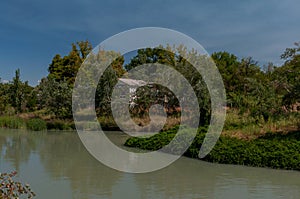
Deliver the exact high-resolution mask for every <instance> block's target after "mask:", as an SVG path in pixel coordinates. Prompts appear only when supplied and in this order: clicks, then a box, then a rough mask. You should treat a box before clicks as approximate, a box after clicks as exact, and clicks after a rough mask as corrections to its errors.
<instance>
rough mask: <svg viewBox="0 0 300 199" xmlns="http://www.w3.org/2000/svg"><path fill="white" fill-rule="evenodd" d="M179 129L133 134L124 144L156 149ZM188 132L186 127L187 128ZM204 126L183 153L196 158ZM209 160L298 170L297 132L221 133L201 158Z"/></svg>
mask: <svg viewBox="0 0 300 199" xmlns="http://www.w3.org/2000/svg"><path fill="white" fill-rule="evenodd" d="M177 130H178V128H173V129H170V130H168V131H165V132H161V133H159V134H156V135H154V136H152V137H150V138H138V137H133V138H130V139H128V140H127V141H126V143H125V145H126V146H129V147H137V148H141V149H145V150H159V149H161V148H162V147H163V146H165V145H167V144H168V143H169V142H170V141H171V140H172V139H173V138H174V136H175V135H176V133H177ZM187 131H188V129H187ZM205 133H206V128H205V127H202V128H199V131H198V134H197V136H196V138H195V139H194V141H193V143H192V145H191V146H190V147H189V149H188V150H187V151H186V152H185V154H184V155H186V156H188V157H192V158H198V154H199V149H200V148H201V145H202V142H203V140H204V137H205ZM183 140H184V139H181V140H180V139H177V141H178V143H176V145H175V147H174V148H172V149H169V150H168V152H171V153H174V154H176V152H177V151H180V147H181V146H182V144H181V143H180V141H183ZM203 160H205V161H208V162H216V163H223V164H239V165H247V166H257V167H270V168H280V169H294V170H300V164H299V162H300V131H293V132H289V133H287V134H275V133H267V134H265V135H264V136H261V137H258V138H256V139H252V140H244V139H238V138H234V137H229V136H221V137H220V138H219V140H218V142H217V144H216V145H215V147H214V148H213V150H212V151H211V152H210V153H209V154H208V155H207V156H206V157H205V158H204V159H203Z"/></svg>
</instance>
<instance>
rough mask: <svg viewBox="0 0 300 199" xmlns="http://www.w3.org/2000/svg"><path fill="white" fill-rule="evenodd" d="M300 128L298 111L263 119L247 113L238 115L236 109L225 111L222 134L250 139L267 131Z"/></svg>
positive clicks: (275, 131)
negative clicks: (266, 119)
mask: <svg viewBox="0 0 300 199" xmlns="http://www.w3.org/2000/svg"><path fill="white" fill-rule="evenodd" d="M298 129H300V113H299V112H293V113H289V114H286V115H281V116H278V117H277V118H272V119H269V120H268V121H264V120H263V119H262V118H259V119H254V118H252V117H250V116H248V115H247V114H244V115H240V114H238V113H237V110H230V111H228V112H227V115H226V121H225V125H224V129H223V132H222V134H223V135H226V136H230V137H236V138H240V139H246V140H251V139H255V138H258V137H260V136H263V135H265V134H266V133H267V132H274V133H285V132H289V131H295V130H298Z"/></svg>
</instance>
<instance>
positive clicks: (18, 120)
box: [0, 116, 75, 131]
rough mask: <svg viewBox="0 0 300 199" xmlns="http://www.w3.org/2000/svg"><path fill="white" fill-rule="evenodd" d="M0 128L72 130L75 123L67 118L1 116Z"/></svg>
mask: <svg viewBox="0 0 300 199" xmlns="http://www.w3.org/2000/svg"><path fill="white" fill-rule="evenodd" d="M0 128H11V129H28V130H32V131H43V130H74V129H75V125H74V123H73V122H72V121H69V120H58V119H48V120H45V119H42V118H23V117H20V116H1V117H0Z"/></svg>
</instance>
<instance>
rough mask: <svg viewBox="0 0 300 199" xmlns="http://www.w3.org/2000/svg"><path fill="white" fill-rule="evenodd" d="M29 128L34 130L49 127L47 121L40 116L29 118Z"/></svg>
mask: <svg viewBox="0 0 300 199" xmlns="http://www.w3.org/2000/svg"><path fill="white" fill-rule="evenodd" d="M27 129H29V130H32V131H42V130H46V129H47V123H46V122H45V121H44V120H42V119H39V118H34V119H29V120H28V121H27Z"/></svg>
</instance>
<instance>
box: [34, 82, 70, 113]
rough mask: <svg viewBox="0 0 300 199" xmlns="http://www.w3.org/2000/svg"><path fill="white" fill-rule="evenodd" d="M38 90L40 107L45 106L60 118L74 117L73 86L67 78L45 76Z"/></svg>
mask: <svg viewBox="0 0 300 199" xmlns="http://www.w3.org/2000/svg"><path fill="white" fill-rule="evenodd" d="M37 92H38V99H39V108H40V109H43V108H45V109H46V110H47V111H48V112H49V113H53V114H55V116H56V117H57V118H60V119H66V118H72V88H71V87H70V85H69V83H68V82H67V81H66V80H61V81H60V82H57V81H56V80H55V79H53V78H51V77H48V78H44V79H42V81H41V83H40V84H39V86H38V89H37Z"/></svg>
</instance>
